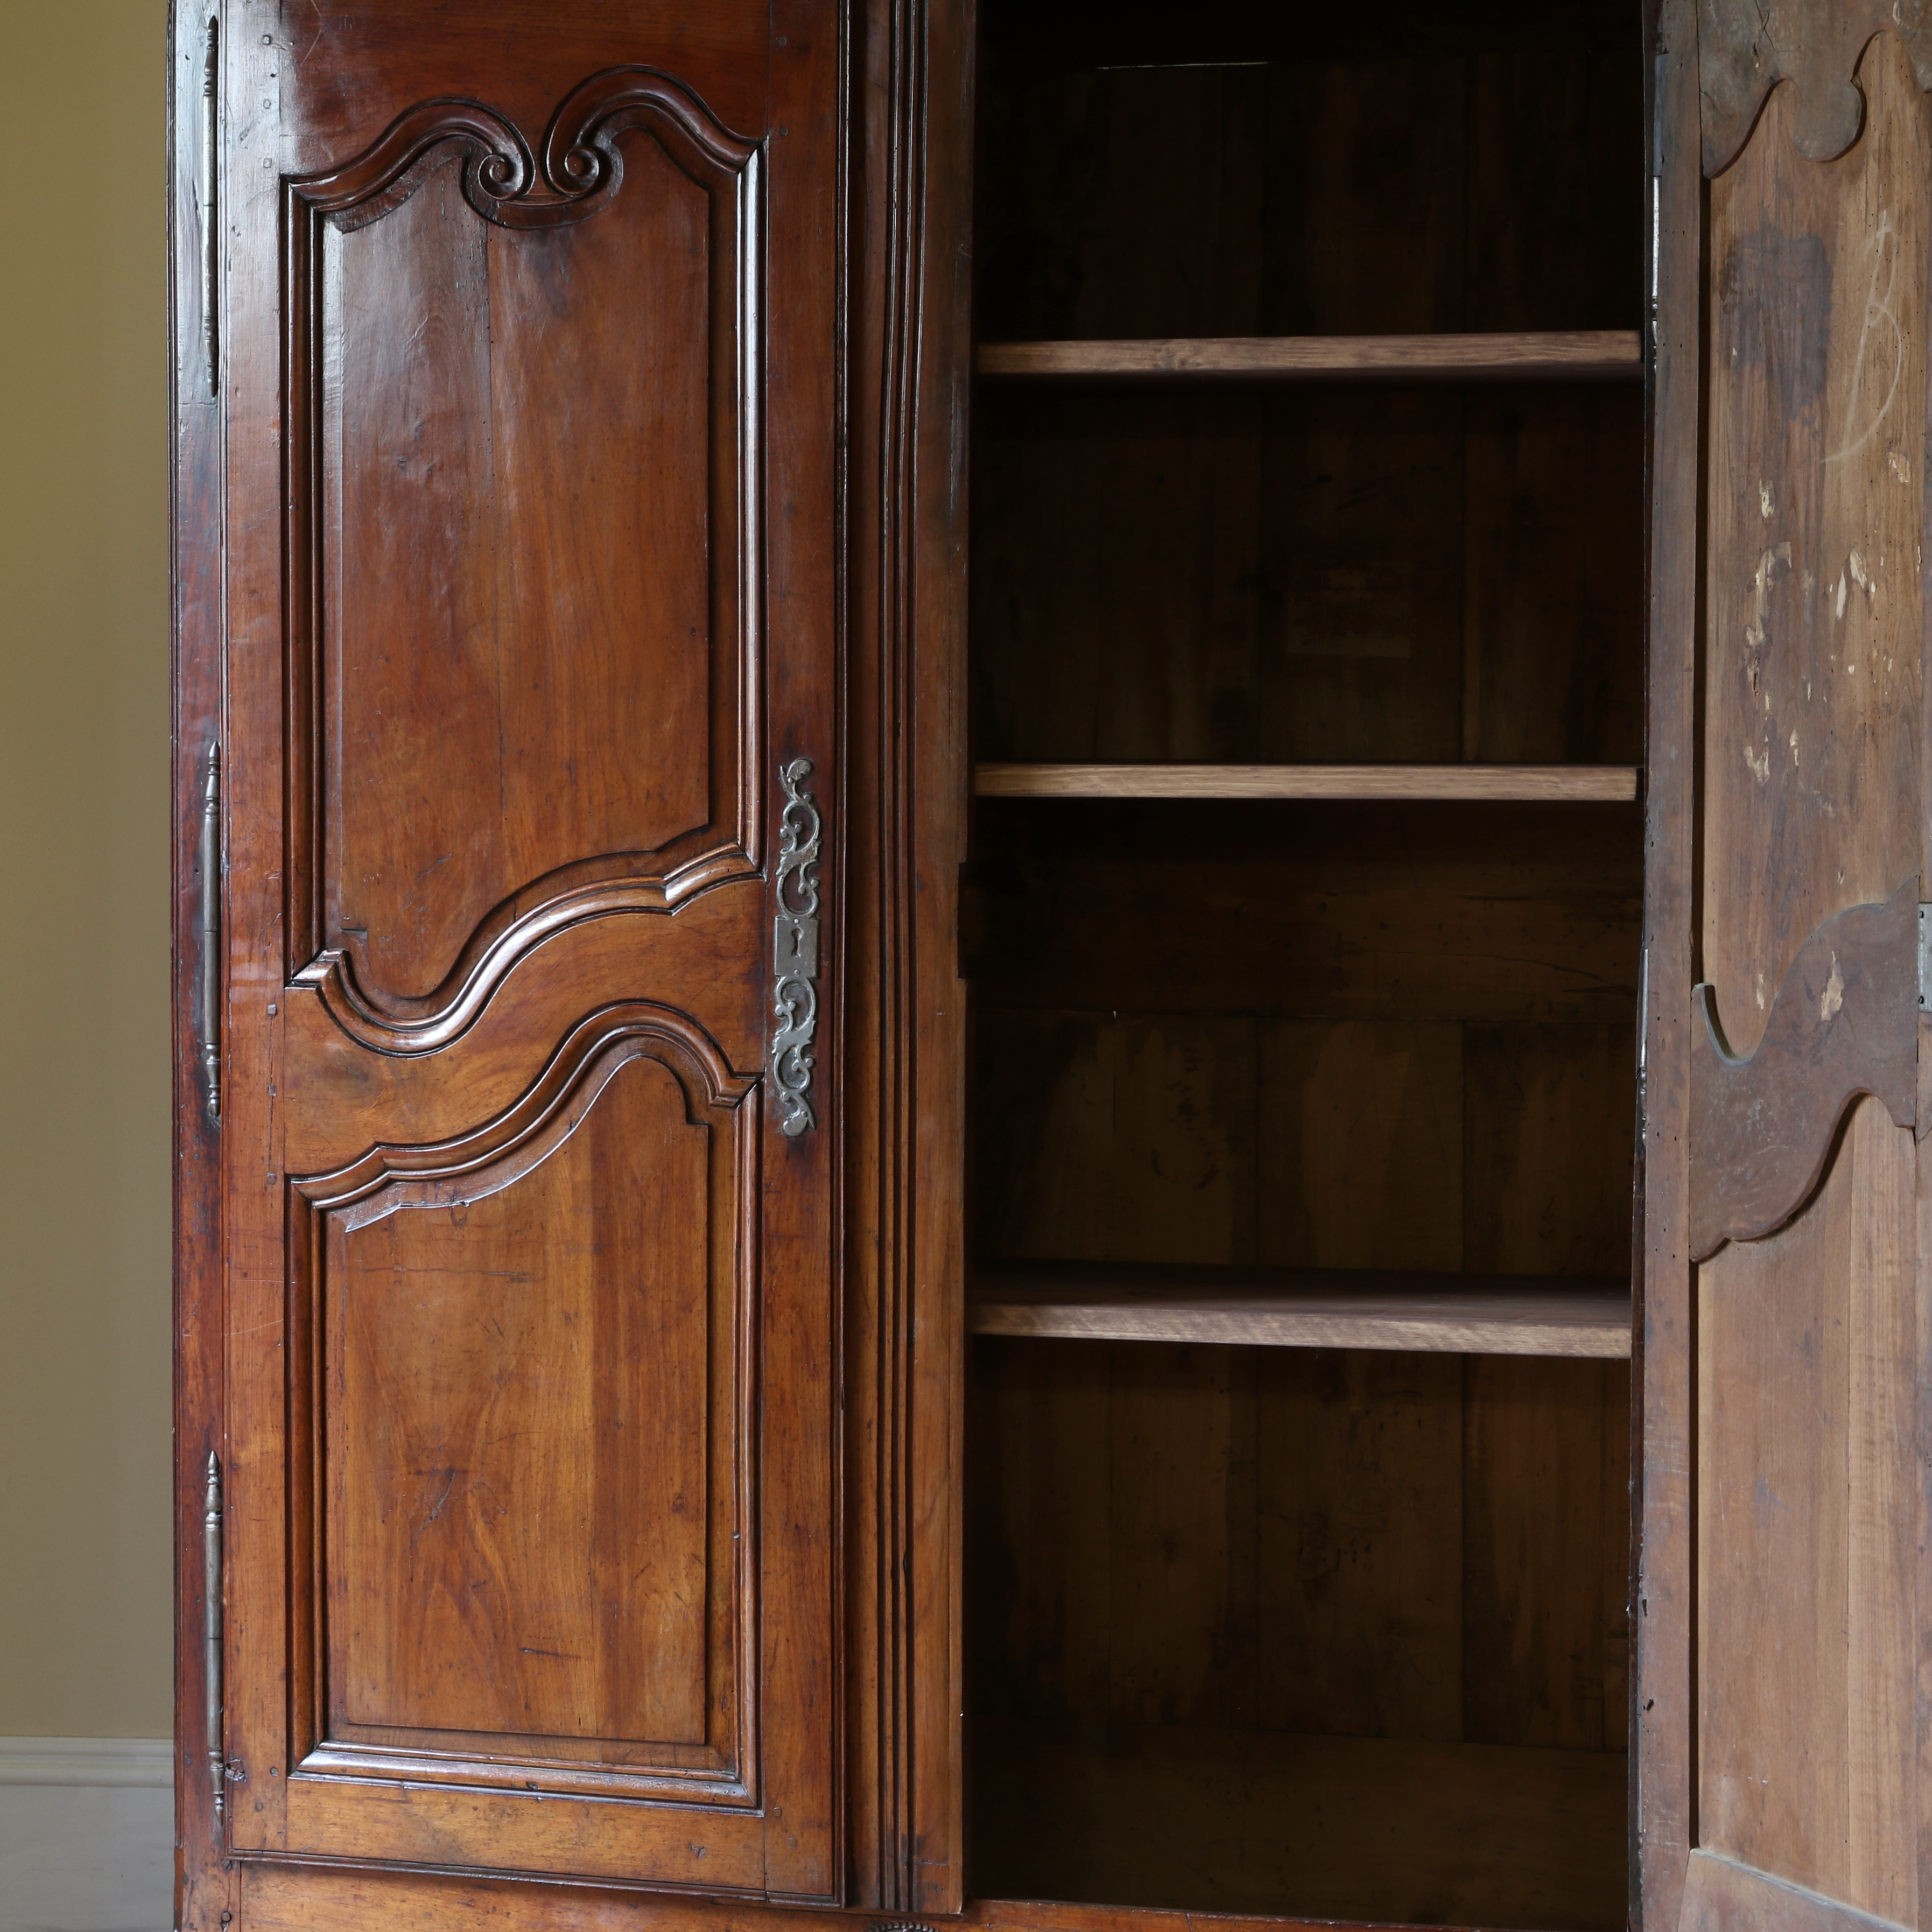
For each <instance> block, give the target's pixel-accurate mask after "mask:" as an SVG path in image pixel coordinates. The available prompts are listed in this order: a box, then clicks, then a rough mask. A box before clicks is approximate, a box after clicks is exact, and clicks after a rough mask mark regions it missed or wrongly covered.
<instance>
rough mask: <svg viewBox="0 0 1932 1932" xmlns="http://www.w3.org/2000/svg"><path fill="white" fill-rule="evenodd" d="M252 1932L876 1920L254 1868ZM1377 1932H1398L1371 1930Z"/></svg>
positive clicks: (1206, 1922) (1303, 1928) (987, 1912)
mask: <svg viewBox="0 0 1932 1932" xmlns="http://www.w3.org/2000/svg"><path fill="white" fill-rule="evenodd" d="M244 1882H245V1884H246V1887H247V1905H248V1913H249V1923H250V1924H251V1925H255V1926H260V1927H266V1928H267V1932H444V1928H446V1927H449V1928H455V1927H460V1926H464V1925H472V1926H473V1925H475V1924H478V1922H481V1923H483V1924H488V1925H490V1926H491V1927H500V1928H502V1932H637V1928H638V1927H640V1926H642V1925H643V1924H646V1922H648V1923H649V1924H652V1925H655V1926H663V1927H669V1928H671V1932H760V1929H761V1932H812V1928H813V1927H817V1928H819V1932H868V1928H870V1927H873V1926H875V1925H877V1923H878V1917H877V1913H876V1912H871V1913H869V1914H861V1913H859V1912H849V1911H848V1912H828V1911H826V1910H824V1909H822V1908H811V1907H800V1906H785V1905H762V1904H761V1905H745V1904H733V1903H730V1901H728V1900H709V1899H702V1898H692V1897H683V1896H680V1895H679V1894H676V1893H672V1892H659V1893H655V1894H650V1895H648V1896H640V1894H638V1893H637V1891H610V1890H604V1889H600V1888H592V1887H589V1886H584V1885H572V1886H570V1887H568V1888H565V1889H550V1888H541V1887H538V1886H535V1885H523V1884H517V1883H515V1882H493V1881H491V1880H490V1879H484V1878H477V1877H474V1876H465V1877H455V1876H445V1875H443V1874H440V1873H410V1874H409V1875H407V1876H402V1877H398V1876H395V1875H393V1874H386V1873H377V1872H368V1871H318V1870H314V1869H307V1870H305V1869H304V1868H303V1867H301V1866H290V1865H258V1866H251V1867H249V1868H248V1870H247V1872H246V1873H245V1880H244ZM926 1918H927V1921H929V1922H932V1923H934V1924H937V1925H940V1926H946V1927H958V1928H959V1932H968V1928H972V1927H986V1928H988V1932H1190V1928H1191V1927H1204V1926H1205V1927H1208V1928H1210V1932H1254V1927H1255V1923H1256V1921H1254V1920H1253V1918H1244V1917H1238V1916H1235V1915H1228V1914H1220V1913H1213V1912H1163V1911H1160V1910H1157V1909H1146V1908H1136V1907H1135V1906H1094V1905H1067V1904H1061V1903H1054V1902H1052V1901H1048V1900H1038V1899H986V1898H976V1899H971V1900H968V1902H967V1903H966V1904H965V1907H964V1909H963V1910H962V1912H961V1913H960V1914H959V1915H957V1916H955V1915H952V1914H950V1913H931V1914H928V1915H926ZM1267 1923H1268V1924H1269V1925H1270V1926H1271V1927H1274V1928H1277V1932H1325V1927H1324V1925H1323V1924H1321V1923H1318V1922H1316V1921H1312V1920H1309V1919H1306V1918H1278V1917H1271V1918H1269V1919H1268V1921H1267ZM1369 1932H1394V1928H1392V1927H1370V1928H1369Z"/></svg>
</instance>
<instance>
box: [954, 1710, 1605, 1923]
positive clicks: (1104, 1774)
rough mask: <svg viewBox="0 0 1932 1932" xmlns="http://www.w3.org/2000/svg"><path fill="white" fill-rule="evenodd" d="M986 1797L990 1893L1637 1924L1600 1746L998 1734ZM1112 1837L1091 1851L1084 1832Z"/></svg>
mask: <svg viewBox="0 0 1932 1932" xmlns="http://www.w3.org/2000/svg"><path fill="white" fill-rule="evenodd" d="M986 1729H987V1730H989V1732H991V1733H992V1735H993V1736H995V1737H996V1738H997V1739H998V1748H999V1751H1000V1760H1001V1764H1002V1766H1003V1767H1004V1775H1003V1777H1002V1778H1001V1781H1000V1782H999V1783H998V1784H997V1785H989V1786H987V1787H982V1796H981V1804H982V1807H983V1811H982V1814H981V1816H982V1817H983V1821H984V1822H983V1829H984V1830H985V1832H986V1836H987V1840H988V1843H989V1855H988V1857H987V1858H986V1870H987V1877H988V1880H989V1882H990V1883H992V1884H993V1885H995V1886H997V1887H998V1888H1000V1889H1001V1891H1009V1892H1019V1891H1021V1887H1022V1885H1024V1886H1025V1891H1024V1892H1022V1893H1021V1895H1023V1896H1024V1895H1029V1894H1030V1895H1032V1896H1035V1897H1047V1898H1055V1897H1069V1898H1074V1899H1079V1898H1084V1897H1090V1896H1091V1894H1093V1893H1094V1892H1095V1891H1098V1890H1100V1889H1101V1888H1103V1887H1104V1888H1106V1890H1107V1891H1108V1892H1109V1894H1110V1896H1111V1897H1112V1898H1114V1899H1115V1900H1118V1901H1119V1902H1120V1903H1130V1904H1139V1905H1143V1906H1162V1905H1169V1904H1172V1903H1175V1902H1176V1901H1177V1900H1185V1901H1187V1903H1190V1904H1196V1905H1199V1906H1201V1907H1202V1909H1208V1910H1211V1911H1212V1910H1220V1911H1233V1912H1239V1911H1253V1912H1259V1911H1265V1910H1268V1909H1271V1908H1272V1907H1274V1906H1275V1904H1276V1902H1277V1900H1284V1899H1290V1898H1292V1899H1293V1900H1295V1903H1296V1906H1297V1907H1298V1909H1299V1910H1301V1911H1302V1912H1307V1913H1309V1914H1310V1915H1322V1916H1325V1917H1330V1918H1339V1919H1348V1920H1354V1921H1361V1920H1364V1919H1369V1920H1374V1919H1393V1920H1399V1921H1410V1922H1415V1921H1422V1922H1433V1923H1436V1924H1444V1923H1447V1924H1466V1925H1473V1924H1480V1925H1484V1926H1488V1927H1499V1928H1500V1927H1526V1928H1528V1927H1547V1926H1552V1925H1560V1926H1566V1927H1574V1928H1577V1932H1617V1928H1619V1927H1621V1926H1622V1924H1623V1923H1624V1920H1623V1917H1622V1889H1623V1888H1622V1864H1623V1838H1624V1826H1623V1814H1624V1797H1623V1782H1622V1781H1623V1763H1622V1759H1621V1758H1620V1757H1613V1756H1611V1755H1610V1754H1607V1753H1604V1752H1592V1751H1578V1752H1566V1751H1538V1750H1530V1749H1524V1748H1508V1747H1503V1746H1498V1745H1457V1744H1423V1743H1415V1742H1406V1741H1397V1740H1394V1739H1387V1738H1375V1737H1367V1738H1345V1737H1325V1738H1316V1737H1303V1736H1294V1735H1292V1734H1288V1735H1282V1734H1265V1733H1255V1732H1240V1731H1232V1730H1216V1729H1213V1728H1208V1727H1200V1728H1196V1727H1186V1726H1173V1727H1160V1726H1154V1725H1141V1726H1133V1727H1121V1728H1120V1729H1118V1730H1116V1731H1115V1733H1113V1735H1112V1738H1111V1739H1110V1740H1109V1747H1108V1748H1107V1750H1106V1752H1105V1754H1104V1755H1101V1754H1088V1753H1085V1752H1082V1751H1079V1749H1078V1748H1076V1747H1075V1746H1074V1745H1073V1744H1072V1742H1071V1741H1070V1739H1068V1737H1067V1733H1066V1732H1065V1730H1064V1728H1062V1727H1059V1726H1058V1725H1055V1724H1052V1723H1050V1722H1049V1723H1037V1722H1036V1723H1032V1724H1029V1723H1027V1722H1025V1721H1024V1720H1020V1719H1013V1720H1007V1721H1002V1722H1001V1723H1000V1724H998V1725H997V1726H987V1727H986ZM1095 1817H1101V1818H1105V1819H1106V1820H1108V1821H1109V1826H1110V1827H1111V1829H1109V1832H1108V1833H1107V1835H1106V1838H1105V1839H1104V1841H1102V1842H1101V1843H1100V1845H1099V1846H1096V1844H1095V1843H1094V1838H1092V1836H1091V1833H1090V1832H1089V1830H1088V1829H1087V1828H1086V1825H1085V1821H1086V1820H1090V1819H1092V1818H1095Z"/></svg>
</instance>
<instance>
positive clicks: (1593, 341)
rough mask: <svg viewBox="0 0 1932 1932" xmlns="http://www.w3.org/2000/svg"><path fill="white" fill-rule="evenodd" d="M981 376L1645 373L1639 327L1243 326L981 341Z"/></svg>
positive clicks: (1501, 377) (1537, 376) (1625, 378)
mask: <svg viewBox="0 0 1932 1932" xmlns="http://www.w3.org/2000/svg"><path fill="white" fill-rule="evenodd" d="M974 366H975V368H977V371H978V372H979V373H980V374H981V375H982V376H995V377H1059V378H1062V379H1064V378H1067V377H1115V378H1119V377H1127V378H1137V379H1142V380H1146V379H1162V378H1166V379H1173V378H1177V377H1178V378H1207V379H1209V380H1212V379H1214V378H1217V377H1224V378H1226V377H1232V378H1240V379H1245V380H1248V381H1251V382H1252V381H1258V380H1259V381H1270V382H1289V383H1292V382H1337V381H1342V382H1346V381H1358V382H1361V381H1384V382H1421V383H1443V382H1448V383H1456V382H1464V383H1496V382H1505V383H1522V382H1538V381H1542V382H1569V383H1582V382H1599V383H1601V382H1626V383H1634V382H1637V381H1640V380H1641V379H1642V377H1643V357H1642V354H1641V353H1640V347H1639V344H1638V338H1637V332H1636V330H1634V329H1571V330H1567V331H1566V330H1546V331H1544V332H1541V333H1531V332H1517V333H1515V334H1511V335H1300V336H1297V335H1273V336H1269V335H1245V336H1199V337H1193V338H1186V337H1183V338H1172V337H1170V338H1166V339H1165V340H1154V341H1115V342H985V343H982V344H980V350H979V354H978V356H977V359H976V361H975V365H974Z"/></svg>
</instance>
